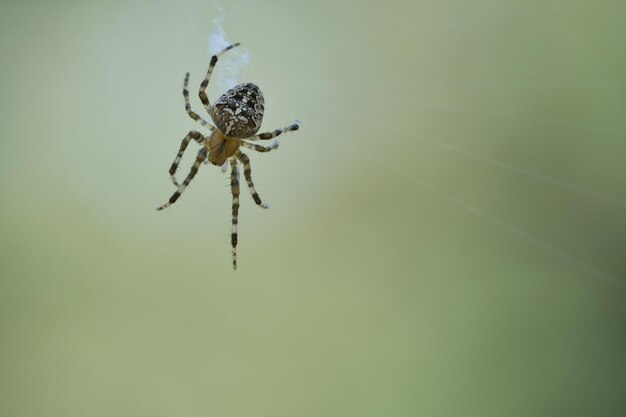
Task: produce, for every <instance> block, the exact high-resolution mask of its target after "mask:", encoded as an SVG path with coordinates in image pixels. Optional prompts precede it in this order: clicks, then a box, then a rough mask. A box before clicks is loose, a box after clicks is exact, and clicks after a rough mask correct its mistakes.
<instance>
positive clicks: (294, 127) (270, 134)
mask: <svg viewBox="0 0 626 417" xmlns="http://www.w3.org/2000/svg"><path fill="white" fill-rule="evenodd" d="M298 129H300V121H299V120H296V122H295V123H292V124H290V125H289V126H286V127H283V128H282V129H276V130H274V131H273V132H265V133H259V134H258V135H254V136H252V137H249V138H246V140H270V139H273V138H275V137H276V136H279V135H282V134H283V133H286V132H291V131H294V130H298Z"/></svg>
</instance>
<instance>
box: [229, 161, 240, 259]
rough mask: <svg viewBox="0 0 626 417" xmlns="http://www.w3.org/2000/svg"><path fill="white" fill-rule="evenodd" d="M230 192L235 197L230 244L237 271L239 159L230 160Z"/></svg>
mask: <svg viewBox="0 0 626 417" xmlns="http://www.w3.org/2000/svg"><path fill="white" fill-rule="evenodd" d="M230 191H231V193H232V195H233V220H232V229H231V234H230V243H231V245H232V247H233V269H237V216H238V214H239V169H238V168H237V159H235V158H231V159H230Z"/></svg>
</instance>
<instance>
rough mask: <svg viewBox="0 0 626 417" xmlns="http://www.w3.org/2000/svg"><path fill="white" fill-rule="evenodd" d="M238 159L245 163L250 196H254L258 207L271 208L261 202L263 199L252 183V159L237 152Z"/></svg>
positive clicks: (245, 175)
mask: <svg viewBox="0 0 626 417" xmlns="http://www.w3.org/2000/svg"><path fill="white" fill-rule="evenodd" d="M237 158H238V159H239V160H240V161H241V163H243V176H244V177H246V182H247V183H248V188H249V189H250V194H252V198H253V199H254V202H255V203H256V204H257V206H259V207H262V208H270V206H268V205H267V204H263V202H262V201H261V197H259V193H257V192H256V189H255V188H254V183H253V182H252V168H250V158H248V155H246V154H245V153H243V152H237Z"/></svg>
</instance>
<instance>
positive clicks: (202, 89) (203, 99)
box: [198, 42, 239, 114]
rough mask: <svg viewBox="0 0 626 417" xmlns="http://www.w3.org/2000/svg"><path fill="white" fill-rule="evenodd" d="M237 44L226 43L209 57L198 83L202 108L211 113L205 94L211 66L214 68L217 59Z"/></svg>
mask: <svg viewBox="0 0 626 417" xmlns="http://www.w3.org/2000/svg"><path fill="white" fill-rule="evenodd" d="M236 46H239V42H237V43H233V44H232V45H228V46H227V47H226V48H224V49H222V50H221V51H219V52H218V53H217V54H215V55H213V56H212V57H211V62H210V63H209V69H208V70H207V72H206V76H205V77H204V80H202V83H201V84H200V91H199V92H198V97H200V101H201V102H202V104H204V108H205V109H206V111H207V112H208V113H209V114H211V103H209V98H208V97H207V95H206V88H207V86H208V85H209V80H210V79H211V74H212V73H213V68H215V64H217V59H218V58H219V57H220V56H221V55H222V54H223V53H225V52H227V51H230V50H231V49H233V48H234V47H236Z"/></svg>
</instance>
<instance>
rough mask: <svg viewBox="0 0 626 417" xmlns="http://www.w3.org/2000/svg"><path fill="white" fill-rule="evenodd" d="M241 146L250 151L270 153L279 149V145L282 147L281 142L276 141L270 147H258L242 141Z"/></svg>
mask: <svg viewBox="0 0 626 417" xmlns="http://www.w3.org/2000/svg"><path fill="white" fill-rule="evenodd" d="M241 145H242V146H244V147H246V148H248V149H252V150H253V151H257V152H269V151H271V150H274V149H278V145H280V142H278V141H277V140H276V141H274V143H272V144H271V145H270V146H263V145H256V144H254V143H248V142H246V141H243V140H242V141H241Z"/></svg>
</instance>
